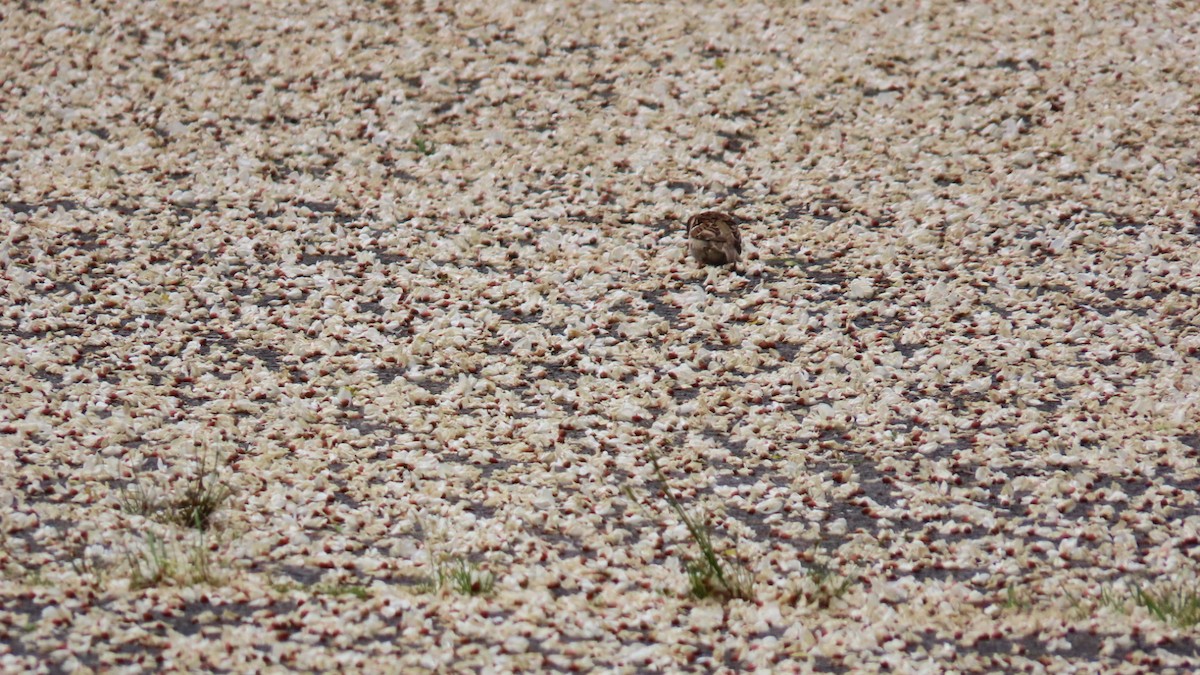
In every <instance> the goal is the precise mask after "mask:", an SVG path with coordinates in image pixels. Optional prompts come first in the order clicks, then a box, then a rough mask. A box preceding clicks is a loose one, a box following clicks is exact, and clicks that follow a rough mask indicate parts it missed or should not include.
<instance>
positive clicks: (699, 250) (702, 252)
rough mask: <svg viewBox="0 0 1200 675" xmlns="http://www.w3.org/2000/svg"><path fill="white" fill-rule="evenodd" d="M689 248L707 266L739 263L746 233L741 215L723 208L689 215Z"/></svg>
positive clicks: (698, 260)
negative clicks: (740, 224) (741, 226)
mask: <svg viewBox="0 0 1200 675" xmlns="http://www.w3.org/2000/svg"><path fill="white" fill-rule="evenodd" d="M687 231H688V251H690V252H691V254H692V257H693V258H695V259H696V262H698V263H701V264H703V265H729V264H734V263H737V261H738V257H739V256H740V255H741V254H742V235H741V234H739V233H738V221H737V218H734V217H733V216H731V215H729V214H728V213H722V212H720V211H705V212H704V213H697V214H696V215H694V216H692V217H691V218H688V221H687Z"/></svg>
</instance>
